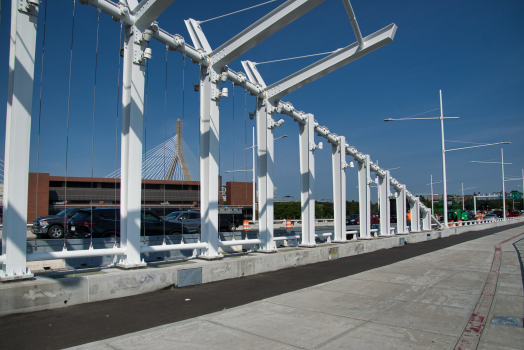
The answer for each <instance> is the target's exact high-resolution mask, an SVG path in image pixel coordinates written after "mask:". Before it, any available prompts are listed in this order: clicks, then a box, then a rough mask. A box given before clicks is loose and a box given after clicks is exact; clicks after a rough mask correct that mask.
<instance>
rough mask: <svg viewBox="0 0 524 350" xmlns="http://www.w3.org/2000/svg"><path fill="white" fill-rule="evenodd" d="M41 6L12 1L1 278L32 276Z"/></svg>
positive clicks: (1, 279)
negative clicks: (32, 167) (32, 166)
mask: <svg viewBox="0 0 524 350" xmlns="http://www.w3.org/2000/svg"><path fill="white" fill-rule="evenodd" d="M37 16H38V7H37V6H32V5H30V4H29V3H27V2H26V1H16V0H13V1H11V38H10V47H9V81H8V88H7V112H6V130H5V156H4V157H5V158H4V198H3V210H4V221H3V239H2V242H3V244H2V255H5V262H4V264H3V265H2V270H0V281H11V280H18V279H27V278H32V277H33V274H32V273H31V270H29V269H27V267H26V244H27V238H26V236H27V195H28V185H27V184H28V182H29V145H30V139H31V109H32V101H33V77H34V72H35V66H34V62H35V49H36V46H35V45H36V24H37V18H38V17H37Z"/></svg>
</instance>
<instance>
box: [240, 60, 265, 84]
mask: <svg viewBox="0 0 524 350" xmlns="http://www.w3.org/2000/svg"><path fill="white" fill-rule="evenodd" d="M242 67H244V70H245V71H246V74H247V77H248V79H249V80H251V81H252V82H253V83H256V84H260V86H262V87H264V88H265V87H266V83H265V82H264V79H262V76H261V75H260V73H259V72H258V69H257V66H256V65H255V63H254V62H251V61H242Z"/></svg>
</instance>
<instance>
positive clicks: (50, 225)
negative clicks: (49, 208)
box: [31, 208, 83, 238]
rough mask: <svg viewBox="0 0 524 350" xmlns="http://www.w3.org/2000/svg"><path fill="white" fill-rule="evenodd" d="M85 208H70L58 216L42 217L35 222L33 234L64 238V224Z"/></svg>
mask: <svg viewBox="0 0 524 350" xmlns="http://www.w3.org/2000/svg"><path fill="white" fill-rule="evenodd" d="M81 209H83V208H68V209H64V210H62V211H61V212H60V213H58V214H56V215H48V216H41V217H39V218H36V219H34V220H33V227H31V232H32V233H33V234H35V235H37V236H39V237H49V238H62V237H64V223H66V222H67V220H69V219H70V218H71V217H72V216H73V215H75V214H76V213H77V212H78V211H79V210H81Z"/></svg>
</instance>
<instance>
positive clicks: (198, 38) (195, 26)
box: [184, 18, 213, 54]
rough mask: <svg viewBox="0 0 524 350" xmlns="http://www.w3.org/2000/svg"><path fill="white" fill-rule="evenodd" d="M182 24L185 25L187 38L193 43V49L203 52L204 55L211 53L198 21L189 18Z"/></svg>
mask: <svg viewBox="0 0 524 350" xmlns="http://www.w3.org/2000/svg"><path fill="white" fill-rule="evenodd" d="M184 22H185V24H186V28H187V31H188V32H189V36H190V37H191V40H192V41H193V45H194V46H195V48H197V49H201V50H204V52H205V53H206V54H209V53H210V52H211V51H213V50H212V49H211V45H209V42H208V41H207V38H206V36H205V35H204V32H203V31H202V28H201V27H200V24H199V23H198V21H196V20H194V19H192V18H190V19H187V20H185V21H184Z"/></svg>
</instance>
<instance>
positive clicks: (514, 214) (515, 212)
mask: <svg viewBox="0 0 524 350" xmlns="http://www.w3.org/2000/svg"><path fill="white" fill-rule="evenodd" d="M519 216H520V212H519V211H518V210H515V211H510V212H509V214H508V218H516V217H519Z"/></svg>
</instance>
